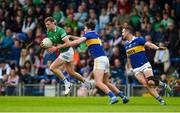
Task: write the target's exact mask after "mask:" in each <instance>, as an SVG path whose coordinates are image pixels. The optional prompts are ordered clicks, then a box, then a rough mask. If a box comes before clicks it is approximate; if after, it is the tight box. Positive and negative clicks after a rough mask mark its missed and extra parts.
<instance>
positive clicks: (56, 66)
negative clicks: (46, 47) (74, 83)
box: [50, 57, 71, 95]
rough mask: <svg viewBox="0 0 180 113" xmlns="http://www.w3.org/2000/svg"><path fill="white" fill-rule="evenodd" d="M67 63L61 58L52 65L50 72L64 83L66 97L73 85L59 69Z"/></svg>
mask: <svg viewBox="0 0 180 113" xmlns="http://www.w3.org/2000/svg"><path fill="white" fill-rule="evenodd" d="M64 62H65V61H63V60H61V59H60V58H59V57H58V58H57V59H56V60H55V61H54V62H53V63H52V64H51V65H50V70H51V71H52V72H53V73H54V74H55V75H57V76H58V77H59V78H60V79H62V80H63V81H64V85H65V95H67V94H68V93H69V92H70V88H71V84H70V82H69V81H68V80H67V79H66V78H65V77H64V75H63V74H62V72H61V71H60V70H59V67H60V66H62V65H63V64H64Z"/></svg>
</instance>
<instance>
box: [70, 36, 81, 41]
mask: <svg viewBox="0 0 180 113" xmlns="http://www.w3.org/2000/svg"><path fill="white" fill-rule="evenodd" d="M69 38H71V39H73V40H77V39H79V38H81V37H78V36H72V35H69Z"/></svg>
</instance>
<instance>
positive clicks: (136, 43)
mask: <svg viewBox="0 0 180 113" xmlns="http://www.w3.org/2000/svg"><path fill="white" fill-rule="evenodd" d="M145 43H146V40H145V39H143V38H139V37H133V39H132V41H128V42H126V44H125V49H126V53H127V55H128V57H129V59H130V63H131V66H132V68H133V69H134V68H138V67H140V66H142V65H144V64H145V63H147V62H149V61H148V59H147V57H146V53H145V47H144V44H145Z"/></svg>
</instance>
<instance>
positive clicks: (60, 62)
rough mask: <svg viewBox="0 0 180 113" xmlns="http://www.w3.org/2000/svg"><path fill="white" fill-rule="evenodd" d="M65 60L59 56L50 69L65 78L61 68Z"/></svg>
mask: <svg viewBox="0 0 180 113" xmlns="http://www.w3.org/2000/svg"><path fill="white" fill-rule="evenodd" d="M64 63H65V62H64V61H63V60H61V59H60V58H57V59H56V60H55V61H54V62H53V63H52V64H51V65H50V67H49V69H50V70H51V71H52V72H53V73H54V74H55V75H57V76H58V77H59V78H60V79H62V80H64V79H65V77H64V75H63V74H62V72H61V71H60V70H59V67H60V66H62V65H63V64H64Z"/></svg>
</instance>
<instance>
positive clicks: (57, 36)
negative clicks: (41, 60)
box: [47, 26, 70, 53]
mask: <svg viewBox="0 0 180 113" xmlns="http://www.w3.org/2000/svg"><path fill="white" fill-rule="evenodd" d="M47 36H48V38H49V39H50V40H51V41H52V42H53V43H54V44H64V41H63V38H65V37H66V36H67V33H66V31H65V30H64V29H63V28H61V27H58V26H56V30H55V31H54V32H52V31H48V32H47ZM69 48H70V47H66V48H61V49H59V51H60V52H61V53H63V52H66V51H67V50H68V49H69Z"/></svg>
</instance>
